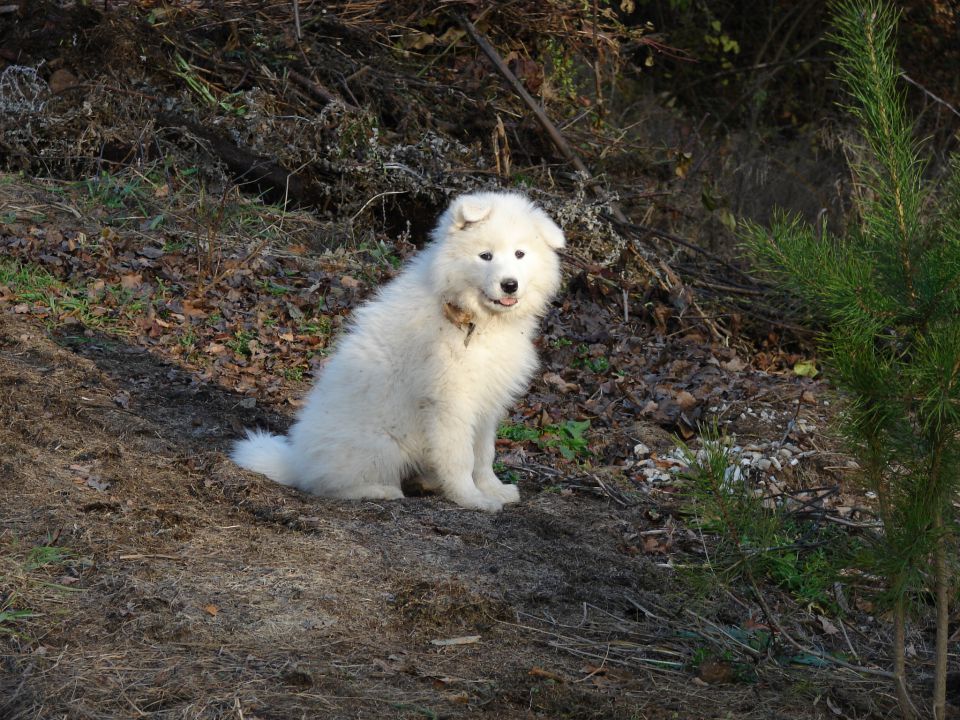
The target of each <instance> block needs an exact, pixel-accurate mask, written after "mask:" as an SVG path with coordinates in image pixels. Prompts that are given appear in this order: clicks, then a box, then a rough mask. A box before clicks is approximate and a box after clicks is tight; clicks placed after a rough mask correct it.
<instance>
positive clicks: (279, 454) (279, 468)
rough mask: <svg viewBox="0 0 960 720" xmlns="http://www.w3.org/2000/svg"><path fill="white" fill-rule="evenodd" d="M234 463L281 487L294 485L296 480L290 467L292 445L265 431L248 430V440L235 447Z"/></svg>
mask: <svg viewBox="0 0 960 720" xmlns="http://www.w3.org/2000/svg"><path fill="white" fill-rule="evenodd" d="M230 457H231V458H232V459H233V461H234V462H235V463H236V464H237V465H239V466H240V467H245V468H246V469H247V470H253V471H254V472H258V473H263V474H264V475H266V476H267V477H268V478H270V479H271V480H273V481H275V482H278V483H280V484H281V485H293V484H295V481H296V478H295V477H294V473H293V470H292V468H291V467H290V459H289V458H290V445H289V444H288V443H287V439H286V438H285V437H282V436H280V435H271V434H270V433H268V432H264V431H263V430H247V439H246V440H240V441H238V442H237V443H236V444H235V445H234V446H233V452H232V453H231V454H230Z"/></svg>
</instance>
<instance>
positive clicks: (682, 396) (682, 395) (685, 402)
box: [676, 390, 697, 410]
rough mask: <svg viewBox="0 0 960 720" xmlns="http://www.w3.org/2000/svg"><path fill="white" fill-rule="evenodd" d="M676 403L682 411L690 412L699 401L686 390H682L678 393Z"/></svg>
mask: <svg viewBox="0 0 960 720" xmlns="http://www.w3.org/2000/svg"><path fill="white" fill-rule="evenodd" d="M676 402H677V405H679V406H680V409H681V410H689V409H690V408H692V407H693V406H694V405H696V404H697V399H696V398H695V397H694V396H693V395H691V394H690V393H688V392H687V391H686V390H681V391H680V392H678V393H677V397H676Z"/></svg>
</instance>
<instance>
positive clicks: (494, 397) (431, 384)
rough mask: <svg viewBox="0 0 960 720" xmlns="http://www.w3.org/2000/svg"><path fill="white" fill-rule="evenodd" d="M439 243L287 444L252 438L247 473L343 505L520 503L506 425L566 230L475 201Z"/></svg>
mask: <svg viewBox="0 0 960 720" xmlns="http://www.w3.org/2000/svg"><path fill="white" fill-rule="evenodd" d="M432 239H433V242H432V243H431V244H430V245H429V246H428V247H426V248H425V249H424V250H422V251H421V252H420V253H419V254H418V255H417V256H416V257H415V258H414V259H413V260H412V261H411V262H410V264H409V265H408V266H407V268H406V269H405V270H404V271H403V272H402V273H401V274H400V275H399V276H398V277H397V278H395V279H394V280H393V281H392V282H391V283H389V284H388V285H386V286H385V287H384V288H383V289H382V290H381V291H380V293H379V294H378V296H377V297H376V298H375V299H373V300H372V301H370V302H369V303H367V304H366V305H364V306H363V307H361V308H360V309H358V310H357V311H356V313H355V314H354V319H353V324H352V328H351V330H350V331H349V332H348V333H347V334H346V335H345V336H344V337H343V338H342V339H341V340H340V341H339V342H338V345H337V347H336V350H335V352H334V353H333V355H332V356H331V357H330V359H329V361H328V362H327V364H326V365H325V366H324V368H323V369H322V371H321V373H320V377H319V379H318V380H317V383H316V385H315V386H314V388H313V390H312V391H311V393H310V395H309V397H308V398H307V401H306V404H305V406H304V407H303V409H302V411H301V412H300V415H299V417H298V419H297V421H296V423H295V424H294V425H293V427H292V428H291V429H290V433H289V435H288V436H286V437H278V436H275V435H270V434H268V433H264V432H249V431H248V433H247V439H246V440H241V441H239V442H238V443H237V444H236V446H235V449H234V451H233V459H234V460H235V461H236V462H237V464H239V465H242V466H243V467H245V468H248V469H250V470H255V471H257V472H261V473H263V474H264V475H267V476H268V477H270V478H272V479H273V480H276V481H277V482H279V483H283V484H284V485H293V486H295V487H298V488H301V489H302V490H306V491H308V492H312V493H315V494H317V495H325V496H327V497H335V498H374V499H394V498H401V497H403V492H402V491H401V489H400V485H401V481H402V480H403V479H404V478H405V477H409V476H414V475H418V476H419V479H420V482H421V483H422V484H423V485H424V487H426V488H428V489H431V490H438V491H440V492H442V493H443V494H444V495H445V496H446V497H448V498H449V499H450V500H452V501H453V502H455V503H457V504H458V505H461V506H463V507H465V508H475V509H479V510H488V511H491V512H496V511H498V510H500V509H501V508H502V507H503V504H504V503H510V502H516V501H517V500H519V499H520V493H519V491H518V490H517V488H516V486H514V485H505V484H504V483H502V482H500V480H499V479H498V478H497V476H496V475H495V474H494V472H493V467H492V465H493V459H494V441H495V440H496V433H497V426H498V425H499V423H500V420H501V419H502V418H503V417H504V415H505V413H506V411H507V408H508V406H509V405H510V404H511V403H513V402H514V401H515V400H516V399H517V397H519V396H520V395H521V393H523V392H524V391H525V389H526V387H527V384H528V383H529V381H530V377H531V375H532V374H533V372H534V370H535V369H536V367H537V356H536V351H535V349H534V346H533V339H534V337H535V336H536V333H537V329H538V326H539V321H540V318H541V316H542V315H543V313H544V312H545V311H546V309H547V307H548V305H549V303H550V300H551V299H552V298H553V296H554V295H555V294H556V292H557V289H558V287H559V285H560V262H559V258H558V257H557V252H556V251H557V250H559V249H560V248H562V247H563V245H564V237H563V232H562V231H561V230H560V228H559V227H557V225H556V224H555V223H554V222H553V221H552V220H551V219H550V218H549V217H548V216H547V215H546V214H545V213H544V212H543V211H542V210H540V209H539V208H537V207H536V206H534V205H533V204H532V203H531V202H530V201H529V200H528V199H527V198H525V197H523V196H522V195H518V194H515V193H498V192H483V193H474V194H470V195H463V196H461V197H459V198H458V199H457V200H455V201H454V202H453V204H452V205H450V207H449V208H448V209H447V210H446V212H444V213H443V215H441V217H440V220H439V222H438V224H437V227H436V229H435V230H434V231H433V234H432Z"/></svg>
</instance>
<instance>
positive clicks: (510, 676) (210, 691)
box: [0, 314, 842, 718]
mask: <svg viewBox="0 0 960 720" xmlns="http://www.w3.org/2000/svg"><path fill="white" fill-rule="evenodd" d="M0 387H2V392H0V398H2V399H0V417H2V418H3V434H2V457H3V468H2V481H0V483H2V486H0V491H2V493H3V497H4V506H3V510H2V518H0V519H2V523H3V530H2V533H0V542H2V556H3V558H4V560H3V563H4V566H3V573H2V575H3V577H4V583H5V586H6V590H5V592H6V593H7V594H8V595H7V597H9V598H11V599H12V598H13V597H14V596H15V597H16V601H17V604H18V606H20V607H27V608H30V609H31V610H32V611H33V612H34V613H35V616H34V617H33V618H31V619H29V621H27V622H26V623H24V624H23V625H22V626H20V627H19V628H18V632H16V633H13V634H7V635H4V636H2V637H0V641H2V643H3V647H4V658H3V663H4V664H3V673H2V674H0V683H2V691H3V692H2V698H3V699H2V700H0V713H2V715H3V717H7V718H21V717H23V718H27V717H61V716H66V717H84V718H88V717H89V718H108V717H132V716H149V717H241V716H242V717H247V718H250V717H262V718H291V717H338V718H339V717H344V718H347V717H357V718H361V717H362V718H379V717H411V718H412V717H424V716H426V717H470V716H474V715H476V714H477V713H480V712H482V713H484V714H485V715H487V716H490V717H571V718H573V717H577V718H587V717H595V718H620V717H622V718H632V717H646V718H661V717H663V718H667V717H698V718H699V717H703V718H711V717H718V718H719V717H741V718H745V717H785V716H786V714H785V713H786V712H789V716H790V717H819V716H821V714H822V708H819V709H818V708H817V707H810V708H809V711H802V710H801V709H800V708H799V707H798V705H797V702H798V701H801V705H802V698H803V697H807V698H809V700H810V701H811V702H812V701H813V700H814V699H815V698H816V696H817V695H820V696H822V695H823V694H824V693H829V692H830V689H829V688H830V686H831V680H830V679H829V677H825V676H824V675H823V674H822V673H817V672H814V673H811V674H810V675H811V676H810V677H809V678H808V679H807V680H805V681H803V682H800V681H799V679H798V678H793V679H789V676H788V674H786V673H784V672H783V671H780V670H777V671H774V672H769V671H766V672H763V673H762V674H763V675H765V676H766V677H765V678H764V679H762V680H754V681H753V682H751V683H750V684H748V685H747V686H746V688H749V690H748V691H746V689H745V687H744V686H743V685H737V684H733V685H720V686H709V685H707V684H705V683H703V682H702V681H698V680H696V679H695V678H694V676H693V675H692V674H691V673H690V672H688V671H687V670H686V669H685V668H684V664H685V663H686V661H687V660H689V653H690V651H691V648H692V647H693V646H696V645H697V644H702V643H703V642H705V641H704V640H703V639H700V640H696V641H694V642H693V643H691V642H690V641H689V639H688V640H684V639H683V638H682V636H681V635H679V634H678V632H677V628H678V626H683V627H687V628H694V627H695V626H696V625H697V621H696V620H695V619H694V618H693V617H691V616H686V615H685V614H684V611H685V610H694V609H696V610H699V611H700V612H703V613H709V614H710V615H711V616H712V617H714V618H715V619H716V621H718V622H721V623H729V622H731V621H737V620H739V621H742V620H743V619H744V615H745V611H744V609H743V608H741V607H738V606H737V605H736V604H735V603H733V602H732V601H731V602H730V603H727V602H724V601H723V600H722V599H721V598H716V597H707V598H703V597H701V598H696V597H691V596H690V595H689V592H690V590H689V589H684V588H683V586H682V584H681V583H678V582H677V579H676V578H677V576H676V572H675V571H674V570H671V569H669V568H665V567H658V563H657V562H655V561H654V560H653V559H651V558H650V557H647V556H645V555H643V554H637V553H635V552H626V551H625V550H626V548H625V543H624V535H625V530H628V529H629V530H632V531H634V532H637V531H640V532H642V531H643V530H645V529H649V528H650V527H651V526H652V524H653V523H652V521H651V520H650V517H651V513H650V510H651V508H650V507H649V506H645V505H644V504H639V503H638V504H634V505H632V506H629V507H623V506H621V505H619V504H618V503H616V502H613V501H612V500H611V499H609V498H606V497H598V496H595V495H592V494H582V493H576V494H573V493H567V494H560V493H556V492H549V491H543V490H542V489H539V488H537V487H536V486H534V485H533V484H528V483H526V482H522V483H521V488H522V490H523V493H524V501H523V502H522V503H520V504H519V505H518V506H516V507H511V508H509V509H507V510H505V511H504V512H503V513H501V514H498V515H488V514H482V513H475V512H467V511H463V510H459V509H457V508H455V507H453V506H451V505H449V504H448V503H446V502H444V501H442V500H440V499H438V498H433V497H425V498H410V499H408V500H405V501H403V502H395V503H385V504H377V503H371V502H365V503H356V502H334V501H329V500H322V499H316V498H311V497H308V496H305V495H303V494H301V493H298V492H294V491H290V490H289V489H286V488H283V487H280V486H277V485H275V484H273V483H270V482H269V481H266V480H265V479H263V478H262V477H258V476H255V475H252V474H247V473H243V472H241V471H240V470H238V469H237V468H236V467H235V466H234V465H233V464H232V463H231V462H230V461H229V460H227V459H226V458H225V456H224V454H223V450H224V448H225V447H226V446H227V444H228V442H229V440H230V438H231V437H233V436H234V435H235V434H236V433H235V430H234V427H235V425H236V424H237V423H238V422H239V423H240V424H244V425H247V424H255V423H256V422H258V421H263V420H271V421H274V420H276V419H275V418H269V417H264V415H263V414H262V413H261V412H260V411H257V410H247V409H244V407H243V398H242V397H240V396H238V395H236V394H234V393H231V392H229V391H226V390H224V389H222V388H219V387H216V386H212V385H209V384H203V383H197V382H195V381H194V380H193V379H192V378H191V377H190V375H189V374H188V373H185V372H183V371H182V370H180V369H178V368H176V367H174V366H171V365H168V364H166V363H164V362H162V361H160V360H158V359H157V358H155V357H152V356H151V355H149V354H148V353H146V352H144V351H143V350H141V349H139V348H135V347H130V346H127V345H124V344H123V343H119V342H117V341H115V340H111V339H109V338H103V337H93V338H89V337H83V336H82V335H81V336H79V337H77V336H69V335H64V334H62V333H55V334H53V335H50V334H49V333H48V332H46V331H44V330H43V329H42V328H40V327H38V326H37V325H36V324H33V323H29V322H25V321H23V320H21V319H19V318H16V317H13V316H10V315H9V314H7V315H3V316H0ZM648 441H649V438H648ZM661 512H662V508H661ZM34 546H56V547H59V548H63V549H64V551H65V555H64V557H63V559H62V560H60V561H58V562H55V563H51V564H49V565H45V566H43V567H39V568H34V569H27V568H29V557H30V552H29V551H30V548H32V547H34ZM661 564H662V563H661ZM638 608H646V611H647V612H649V613H650V614H649V615H646V614H644V612H643V611H640V610H639V609H638ZM661 614H662V615H661ZM457 638H467V640H466V641H464V642H466V644H450V645H441V644H436V642H435V641H449V640H451V639H457ZM617 644H621V645H622V646H623V647H624V648H627V649H628V650H629V652H628V653H626V654H622V653H618V652H617V651H616V650H615V648H616V645H617ZM611 648H614V651H613V652H611ZM611 656H614V657H616V658H618V659H617V660H616V661H615V662H612V663H611V662H609V660H610V658H611ZM644 657H646V658H649V659H650V660H652V661H654V664H652V667H651V669H650V670H644V669H643V666H644V664H645V661H644V659H643V658H644ZM631 658H633V659H631ZM658 659H661V660H665V659H669V660H672V661H674V662H677V661H679V664H678V665H675V666H673V667H672V668H670V667H667V668H666V669H667V670H668V671H667V672H664V668H663V667H657V666H656V665H655V661H656V660H658ZM804 683H816V685H817V688H818V689H817V691H816V694H809V695H808V694H807V691H805V690H804V689H803V687H804ZM841 692H842V691H841ZM794 693H797V694H798V696H797V697H794V698H791V695H792V694H794ZM783 703H789V705H790V706H791V707H790V709H789V711H787V710H786V709H785V708H784V707H783Z"/></svg>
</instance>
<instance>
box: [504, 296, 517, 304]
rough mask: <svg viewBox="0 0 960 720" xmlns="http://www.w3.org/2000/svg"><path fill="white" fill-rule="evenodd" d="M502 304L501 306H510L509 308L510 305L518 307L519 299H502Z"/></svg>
mask: <svg viewBox="0 0 960 720" xmlns="http://www.w3.org/2000/svg"><path fill="white" fill-rule="evenodd" d="M500 304H501V305H508V306H509V305H516V304H517V299H516V298H512V297H505V298H500Z"/></svg>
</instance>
